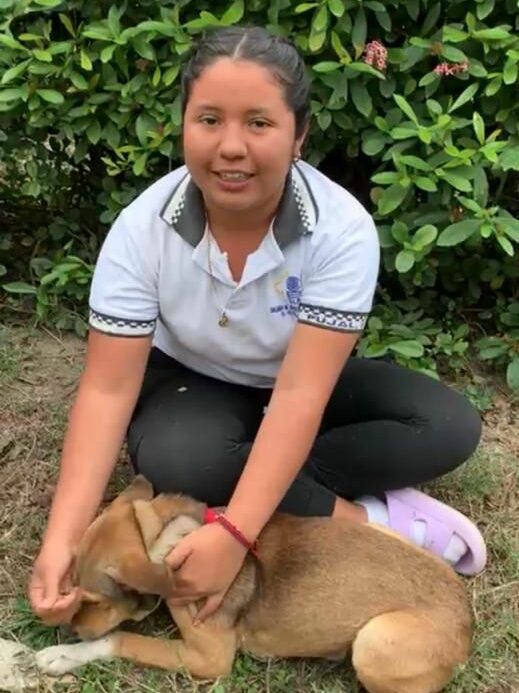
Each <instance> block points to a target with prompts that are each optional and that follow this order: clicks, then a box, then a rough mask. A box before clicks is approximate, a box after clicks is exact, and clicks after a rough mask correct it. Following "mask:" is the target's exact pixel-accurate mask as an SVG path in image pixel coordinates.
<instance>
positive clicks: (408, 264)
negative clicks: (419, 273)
mask: <svg viewBox="0 0 519 693" xmlns="http://www.w3.org/2000/svg"><path fill="white" fill-rule="evenodd" d="M414 261H415V258H414V254H413V253H412V252H411V251H410V250H401V251H400V252H399V253H398V255H397V256H396V260H395V267H396V269H397V272H399V274H405V273H406V272H409V270H410V269H411V268H412V266H413V265H414Z"/></svg>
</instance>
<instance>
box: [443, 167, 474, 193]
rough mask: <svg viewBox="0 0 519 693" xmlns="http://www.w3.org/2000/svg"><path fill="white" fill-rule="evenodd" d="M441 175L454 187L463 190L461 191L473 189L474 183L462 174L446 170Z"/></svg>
mask: <svg viewBox="0 0 519 693" xmlns="http://www.w3.org/2000/svg"><path fill="white" fill-rule="evenodd" d="M439 177H441V178H442V179H443V180H445V181H447V183H449V184H450V185H452V187H453V188H456V190H461V192H471V191H472V183H471V182H470V181H469V180H467V178H464V177H463V176H462V175H460V174H457V173H454V172H452V171H445V170H444V171H443V173H442V174H441V176H439Z"/></svg>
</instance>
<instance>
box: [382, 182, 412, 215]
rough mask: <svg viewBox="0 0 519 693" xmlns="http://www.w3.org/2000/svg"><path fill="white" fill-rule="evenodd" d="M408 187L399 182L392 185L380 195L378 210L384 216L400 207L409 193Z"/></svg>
mask: <svg viewBox="0 0 519 693" xmlns="http://www.w3.org/2000/svg"><path fill="white" fill-rule="evenodd" d="M407 191H408V188H404V187H403V186H402V185H400V184H399V183H394V184H393V185H390V186H389V188H387V189H386V190H384V192H383V193H382V195H381V196H380V197H379V199H378V201H377V204H378V211H379V213H380V214H382V216H386V215H387V214H390V213H391V212H393V211H394V210H395V209H396V208H397V207H399V206H400V205H401V204H402V202H403V201H404V199H405V197H406V195H407Z"/></svg>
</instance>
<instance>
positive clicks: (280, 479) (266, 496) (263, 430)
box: [225, 391, 322, 541]
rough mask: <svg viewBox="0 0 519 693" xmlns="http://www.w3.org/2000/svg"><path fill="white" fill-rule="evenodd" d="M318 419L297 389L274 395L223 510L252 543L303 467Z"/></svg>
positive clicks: (315, 409) (318, 413) (311, 404)
mask: <svg viewBox="0 0 519 693" xmlns="http://www.w3.org/2000/svg"><path fill="white" fill-rule="evenodd" d="M321 418H322V409H321V407H320V406H316V403H315V402H313V401H309V400H308V399H305V396H304V395H302V394H301V393H300V392H298V391H281V392H279V393H276V394H275V395H274V396H273V397H272V399H271V401H270V404H269V406H268V409H267V413H266V414H265V416H264V418H263V421H262V423H261V426H260V428H259V431H258V433H257V436H256V439H255V442H254V445H253V447H252V450H251V453H250V455H249V459H248V460H247V464H246V465H245V468H244V470H243V472H242V475H241V477H240V480H239V482H238V484H237V486H236V489H235V491H234V494H233V496H232V498H231V500H230V502H229V505H228V507H227V510H226V512H225V515H226V517H228V519H229V520H230V521H231V522H233V524H235V525H236V526H237V527H238V528H239V529H240V530H241V531H242V532H243V534H244V535H245V536H246V537H247V538H248V539H250V540H251V541H252V540H253V539H255V538H256V537H257V535H258V534H259V533H260V531H261V530H262V529H263V527H264V525H265V524H266V523H267V522H268V520H269V519H270V517H271V515H272V513H273V512H274V511H275V509H276V508H277V506H278V505H279V503H280V501H281V500H282V498H283V497H284V495H285V493H286V492H287V490H288V488H289V487H290V485H291V483H292V481H293V480H294V479H295V477H296V476H297V474H298V472H299V471H300V470H301V468H302V466H303V464H304V463H305V461H306V459H307V457H308V454H309V453H310V450H311V448H312V445H313V443H314V440H315V437H316V435H317V432H318V429H319V425H320V422H321Z"/></svg>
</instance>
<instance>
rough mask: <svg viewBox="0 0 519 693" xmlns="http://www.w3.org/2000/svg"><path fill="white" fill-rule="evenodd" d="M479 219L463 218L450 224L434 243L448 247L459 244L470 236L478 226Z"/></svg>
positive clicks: (479, 223)
mask: <svg viewBox="0 0 519 693" xmlns="http://www.w3.org/2000/svg"><path fill="white" fill-rule="evenodd" d="M480 225H481V221H480V220H479V219H464V220H463V221H458V222H456V223H455V224H450V225H449V226H447V228H445V229H443V231H442V232H441V233H440V235H439V237H438V240H437V242H436V245H439V246H441V247H442V248H448V247H451V246H453V245H460V243H463V242H464V241H466V240H467V238H470V237H471V236H472V235H473V234H474V233H475V232H476V231H477V230H478V229H479V227H480Z"/></svg>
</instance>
